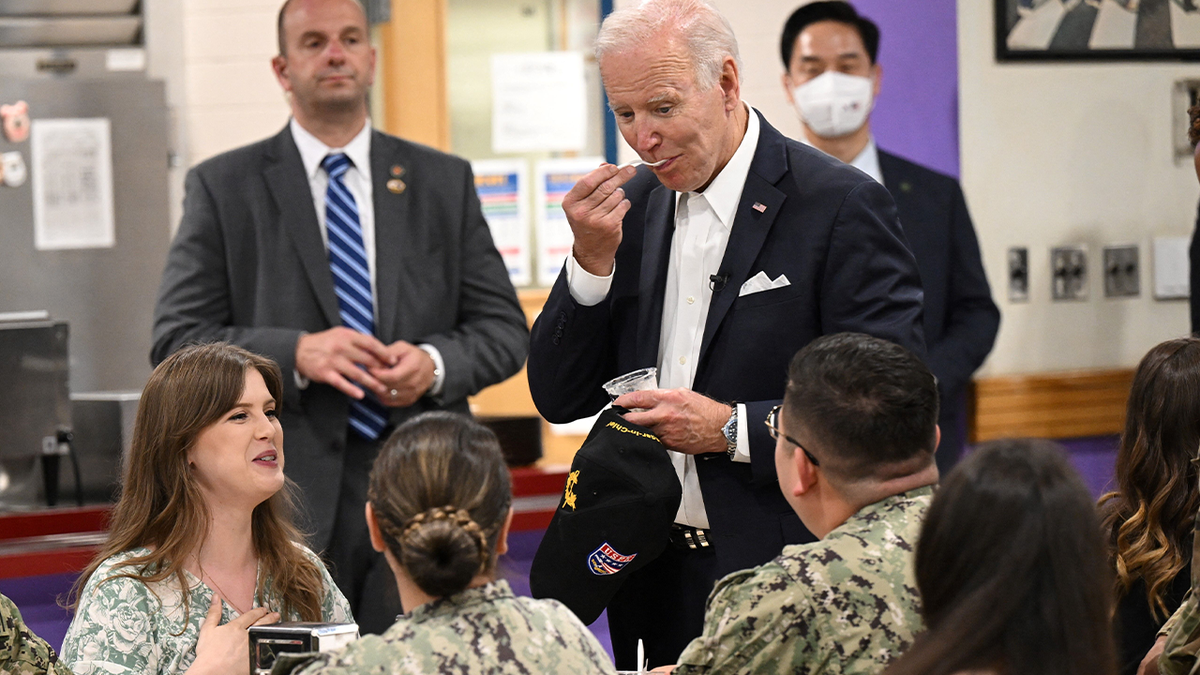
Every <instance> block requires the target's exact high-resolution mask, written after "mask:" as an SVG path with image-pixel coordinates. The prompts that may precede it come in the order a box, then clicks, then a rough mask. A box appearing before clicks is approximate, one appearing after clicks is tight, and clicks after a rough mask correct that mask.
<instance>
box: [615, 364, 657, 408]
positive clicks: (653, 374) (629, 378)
mask: <svg viewBox="0 0 1200 675" xmlns="http://www.w3.org/2000/svg"><path fill="white" fill-rule="evenodd" d="M603 386H604V391H606V392H608V395H609V397H610V398H612V400H614V401H615V400H617V399H618V398H619V397H620V396H622V395H623V394H628V393H629V392H631V391H645V390H647V389H658V368H642V369H641V370H635V371H633V372H632V373H625V374H624V375H621V376H620V377H614V378H613V379H611V380H609V381H608V382H605V383H604V385H603Z"/></svg>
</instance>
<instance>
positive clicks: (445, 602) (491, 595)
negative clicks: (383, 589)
mask: <svg viewBox="0 0 1200 675" xmlns="http://www.w3.org/2000/svg"><path fill="white" fill-rule="evenodd" d="M511 597H514V596H513V592H512V588H510V587H509V585H508V582H507V581H505V580H503V579H497V580H496V581H493V582H491V583H488V584H484V585H483V586H479V587H478V588H468V589H467V590H465V591H462V592H460V593H455V594H454V595H451V596H448V597H445V598H439V599H437V600H434V601H433V602H430V603H426V604H424V605H421V606H420V607H417V608H416V609H414V610H413V611H412V612H411V613H409V615H408V619H409V620H410V621H418V622H419V621H425V620H427V619H433V618H435V617H441V616H447V615H453V614H459V613H462V612H464V611H467V610H468V609H470V608H471V607H474V606H476V605H482V604H485V603H491V602H496V601H497V600H505V599H507V598H511Z"/></svg>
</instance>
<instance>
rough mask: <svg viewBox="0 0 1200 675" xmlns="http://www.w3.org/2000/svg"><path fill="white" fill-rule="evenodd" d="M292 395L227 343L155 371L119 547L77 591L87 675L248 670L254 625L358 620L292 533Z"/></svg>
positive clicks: (69, 644) (68, 645) (71, 643)
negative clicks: (284, 416)
mask: <svg viewBox="0 0 1200 675" xmlns="http://www.w3.org/2000/svg"><path fill="white" fill-rule="evenodd" d="M282 395H283V394H282V380H281V376H280V372H279V368H278V367H277V366H276V365H275V364H274V363H273V362H272V361H270V360H268V359H265V358H263V357H260V356H257V355H255V354H251V353H250V352H247V351H245V350H243V349H241V348H238V347H233V346H230V345H227V344H220V343H218V344H208V345H198V346H193V347H187V348H184V349H182V350H180V351H179V352H176V353H175V354H174V355H172V356H171V357H170V358H168V359H167V360H166V361H163V362H162V364H160V365H159V366H158V368H156V369H155V371H154V373H153V374H152V375H151V376H150V380H149V382H147V383H146V388H145V390H144V391H143V393H142V400H141V404H140V405H139V406H138V412H137V420H136V422H135V426H134V433H133V444H132V447H131V449H130V453H129V457H128V458H127V460H126V466H125V471H124V478H123V482H122V490H121V498H120V501H118V503H117V505H116V507H115V508H114V510H113V513H112V517H111V521H110V524H109V537H108V542H107V543H106V544H105V547H104V550H103V551H102V552H101V553H100V555H99V556H97V557H96V559H95V560H93V561H92V563H91V564H90V565H89V566H88V567H87V569H85V570H84V572H83V574H82V575H81V576H80V578H79V581H78V582H77V583H76V586H75V591H74V592H75V594H76V598H75V600H76V605H75V618H74V620H73V621H72V622H71V627H70V629H69V630H68V631H67V636H66V639H65V641H64V643H63V653H62V660H63V661H64V662H65V663H66V664H67V665H68V666H70V667H71V668H72V669H73V670H74V671H75V673H76V674H77V675H89V674H91V673H103V674H105V675H122V674H125V673H129V674H133V673H137V674H138V675H142V674H151V673H159V674H164V675H165V674H168V673H170V674H175V673H187V674H188V675H204V674H207V673H220V674H222V675H225V674H228V673H233V674H237V673H248V672H249V644H248V640H247V632H246V629H247V628H248V627H249V626H251V625H253V624H256V623H273V622H275V621H279V620H280V619H281V617H282V618H283V619H284V620H303V621H334V622H350V621H353V619H352V618H351V616H350V608H349V605H348V604H347V602H346V599H345V598H344V597H343V596H342V594H341V592H340V591H338V589H337V587H336V586H335V585H334V583H333V581H332V579H330V577H329V573H328V572H327V571H326V569H325V566H324V565H323V564H322V563H321V561H320V560H318V559H317V557H316V556H315V555H313V553H312V552H311V551H309V550H308V549H307V548H305V547H304V546H303V545H301V544H300V543H299V542H300V534H299V532H298V531H297V530H296V528H295V526H294V525H293V524H292V518H291V514H292V510H293V506H292V497H291V491H290V488H291V485H290V483H289V482H288V480H287V479H286V478H285V477H284V474H283V460H284V457H283V431H282V430H281V428H280V425H279V419H278V415H277V406H278V402H279V401H280V400H281V398H282Z"/></svg>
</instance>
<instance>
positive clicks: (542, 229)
mask: <svg viewBox="0 0 1200 675" xmlns="http://www.w3.org/2000/svg"><path fill="white" fill-rule="evenodd" d="M603 163H604V159H603V158H600V157H579V158H570V159H546V160H542V161H540V162H538V163H537V166H536V169H535V170H534V175H535V178H534V181H535V182H534V185H535V190H536V192H535V195H534V201H535V204H536V206H535V207H534V208H536V209H537V252H538V255H537V260H538V262H537V266H538V269H537V283H538V285H539V286H553V285H554V280H555V279H557V278H558V274H559V272H561V271H562V267H563V262H564V261H566V259H567V256H569V255H571V244H573V243H574V242H575V237H574V236H573V235H572V234H571V226H570V225H569V224H568V223H567V216H566V214H564V213H563V210H562V201H563V197H565V196H566V195H567V193H568V192H570V191H571V188H572V187H574V186H575V183H577V182H579V179H580V178H583V177H584V176H585V175H587V174H588V173H590V172H591V171H592V170H593V169H595V168H596V167H598V166H600V165H601V164H603Z"/></svg>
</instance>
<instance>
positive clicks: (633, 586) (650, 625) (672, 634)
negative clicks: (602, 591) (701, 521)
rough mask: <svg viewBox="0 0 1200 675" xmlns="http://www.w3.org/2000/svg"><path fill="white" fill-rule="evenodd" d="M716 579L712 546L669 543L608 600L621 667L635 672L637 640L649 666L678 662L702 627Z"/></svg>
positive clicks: (617, 662) (614, 641)
mask: <svg viewBox="0 0 1200 675" xmlns="http://www.w3.org/2000/svg"><path fill="white" fill-rule="evenodd" d="M717 579H718V575H717V555H716V553H715V552H714V550H713V549H712V548H702V549H694V550H693V549H682V548H677V547H676V546H675V545H674V544H668V545H667V550H665V551H663V553H662V555H660V556H659V557H658V558H656V559H655V560H654V562H651V563H650V564H649V565H646V566H645V567H643V568H642V569H640V570H638V571H637V572H635V573H633V574H631V575H630V576H629V578H628V579H627V580H626V581H625V583H624V584H622V586H621V588H620V590H618V591H617V594H616V596H614V597H613V599H612V602H610V603H608V630H609V635H610V636H611V637H612V648H613V657H614V658H615V660H616V664H617V670H637V669H639V668H640V667H641V665H640V664H638V663H637V641H638V639H639V638H641V640H642V642H643V643H644V645H645V648H646V659H647V660H648V661H649V662H650V667H651V668H656V667H658V666H663V665H667V664H673V663H677V662H678V659H679V655H680V653H682V652H683V648H684V647H686V646H687V644H688V643H689V642H691V641H692V639H693V638H696V637H699V636H700V633H702V632H703V630H704V604H705V602H706V601H707V600H708V594H709V593H711V592H712V589H713V584H715V583H716V581H717Z"/></svg>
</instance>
